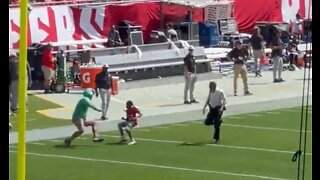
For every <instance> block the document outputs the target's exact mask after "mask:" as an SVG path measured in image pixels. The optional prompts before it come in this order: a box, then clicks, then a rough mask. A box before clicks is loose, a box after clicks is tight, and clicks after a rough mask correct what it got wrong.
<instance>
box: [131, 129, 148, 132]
mask: <svg viewBox="0 0 320 180" xmlns="http://www.w3.org/2000/svg"><path fill="white" fill-rule="evenodd" d="M135 130H137V131H144V132H150V131H151V130H150V129H142V128H136V129H135Z"/></svg>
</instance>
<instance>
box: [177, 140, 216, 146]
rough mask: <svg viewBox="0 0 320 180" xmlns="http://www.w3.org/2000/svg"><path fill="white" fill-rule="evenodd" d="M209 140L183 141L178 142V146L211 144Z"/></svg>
mask: <svg viewBox="0 0 320 180" xmlns="http://www.w3.org/2000/svg"><path fill="white" fill-rule="evenodd" d="M210 143H211V142H209V141H202V142H183V143H181V144H178V145H177V146H205V145H207V144H210Z"/></svg>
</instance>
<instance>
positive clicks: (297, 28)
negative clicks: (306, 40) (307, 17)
mask: <svg viewBox="0 0 320 180" xmlns="http://www.w3.org/2000/svg"><path fill="white" fill-rule="evenodd" d="M302 22H303V20H302V19H295V20H294V21H293V29H292V32H293V33H297V34H301V33H302Z"/></svg>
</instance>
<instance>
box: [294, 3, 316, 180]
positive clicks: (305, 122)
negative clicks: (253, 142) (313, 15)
mask: <svg viewBox="0 0 320 180" xmlns="http://www.w3.org/2000/svg"><path fill="white" fill-rule="evenodd" d="M310 7H311V4H310V3H309V10H308V20H310ZM310 28H311V27H310V24H308V26H307V29H308V31H309V30H311V29H310ZM309 36H310V33H309V32H308V33H307V36H306V39H307V40H309V38H310V37H309ZM310 50H311V45H310V44H309V48H308V43H306V49H305V52H309V51H310ZM304 58H305V59H304V75H303V89H302V104H301V121H300V137H299V147H298V148H299V149H298V150H297V151H296V153H295V154H294V155H293V157H292V162H296V160H297V159H298V167H297V180H300V168H301V167H300V164H301V154H302V152H303V159H302V161H303V162H302V174H301V179H302V180H304V178H305V163H306V149H307V130H308V110H309V106H308V104H309V97H310V75H311V68H310V67H311V63H312V55H311V56H310V62H309V63H310V64H309V66H307V55H306V56H305V57H304ZM307 70H308V78H307V79H306V74H307ZM306 81H307V82H306ZM306 83H307V85H306ZM306 86H307V88H306ZM305 90H306V91H307V92H306V97H305ZM305 98H306V104H305ZM305 107H306V108H305ZM304 110H305V113H304ZM304 114H305V118H304ZM303 126H304V133H303V130H302V129H303ZM302 139H303V140H304V142H303V151H302V150H301V146H302Z"/></svg>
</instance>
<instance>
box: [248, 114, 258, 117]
mask: <svg viewBox="0 0 320 180" xmlns="http://www.w3.org/2000/svg"><path fill="white" fill-rule="evenodd" d="M244 115H247V116H253V117H261V116H262V115H260V114H244Z"/></svg>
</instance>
